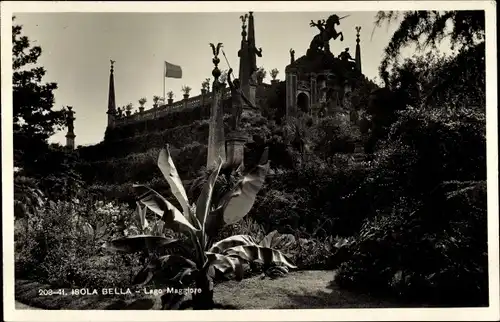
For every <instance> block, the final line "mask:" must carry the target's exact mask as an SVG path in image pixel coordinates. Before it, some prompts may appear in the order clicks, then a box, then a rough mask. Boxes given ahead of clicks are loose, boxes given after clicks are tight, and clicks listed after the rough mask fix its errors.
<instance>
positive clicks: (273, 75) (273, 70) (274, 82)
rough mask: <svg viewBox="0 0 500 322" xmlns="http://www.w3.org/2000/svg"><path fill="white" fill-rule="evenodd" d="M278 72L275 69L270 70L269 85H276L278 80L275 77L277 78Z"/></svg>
mask: <svg viewBox="0 0 500 322" xmlns="http://www.w3.org/2000/svg"><path fill="white" fill-rule="evenodd" d="M279 73H280V72H279V70H278V69H277V68H273V69H271V71H270V72H269V75H271V78H272V80H271V84H276V83H278V80H277V79H276V77H278V74H279Z"/></svg>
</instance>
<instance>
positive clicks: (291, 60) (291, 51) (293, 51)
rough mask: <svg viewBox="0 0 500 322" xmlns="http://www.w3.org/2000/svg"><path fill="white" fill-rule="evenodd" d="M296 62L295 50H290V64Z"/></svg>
mask: <svg viewBox="0 0 500 322" xmlns="http://www.w3.org/2000/svg"><path fill="white" fill-rule="evenodd" d="M294 61H295V50H293V49H292V48H290V64H291V63H293V62H294Z"/></svg>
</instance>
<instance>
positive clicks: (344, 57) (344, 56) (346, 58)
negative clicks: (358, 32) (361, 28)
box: [339, 48, 354, 62]
mask: <svg viewBox="0 0 500 322" xmlns="http://www.w3.org/2000/svg"><path fill="white" fill-rule="evenodd" d="M339 58H340V60H342V61H343V62H349V61H354V59H353V58H352V56H351V54H349V48H346V49H345V50H344V51H343V52H341V53H340V55H339Z"/></svg>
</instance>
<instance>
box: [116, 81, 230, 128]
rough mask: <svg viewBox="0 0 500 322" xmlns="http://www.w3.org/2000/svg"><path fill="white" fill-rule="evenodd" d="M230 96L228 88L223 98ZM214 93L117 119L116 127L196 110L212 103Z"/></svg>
mask: <svg viewBox="0 0 500 322" xmlns="http://www.w3.org/2000/svg"><path fill="white" fill-rule="evenodd" d="M229 96H230V89H229V88H226V89H225V90H224V94H223V98H228V97H229ZM212 97H213V92H209V93H207V94H205V95H203V94H201V95H198V96H194V97H190V98H188V99H187V100H186V99H182V100H180V101H177V102H173V103H172V104H170V105H169V104H165V105H161V106H159V107H157V108H154V107H153V108H150V109H148V110H144V111H142V112H139V113H135V114H131V115H130V116H126V115H125V116H122V117H117V118H116V119H115V122H114V126H115V127H119V126H123V125H126V124H132V123H138V122H142V121H145V120H154V119H157V118H160V117H163V116H165V115H167V114H169V113H172V112H178V111H182V110H183V109H194V108H197V107H200V106H203V105H206V104H209V103H211V102H212Z"/></svg>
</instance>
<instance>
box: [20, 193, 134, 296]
mask: <svg viewBox="0 0 500 322" xmlns="http://www.w3.org/2000/svg"><path fill="white" fill-rule="evenodd" d="M128 216H129V213H128V211H127V209H126V208H124V207H117V206H113V205H110V204H108V205H104V204H103V203H95V202H94V200H92V199H87V200H83V199H82V200H80V201H78V202H77V201H76V200H75V202H57V203H54V202H52V201H49V202H47V203H46V204H45V205H44V207H42V208H40V209H39V210H38V211H37V213H36V214H34V215H33V216H30V217H29V218H28V219H27V220H26V227H25V228H23V230H22V233H16V234H15V249H16V252H15V253H16V262H15V267H16V275H17V277H27V278H35V279H37V280H39V281H41V282H42V283H48V284H51V285H53V286H54V287H63V286H64V287H72V286H77V287H120V286H124V285H126V283H128V282H129V280H128V278H129V274H128V271H127V270H126V268H127V267H135V266H137V265H139V263H137V258H134V257H130V256H129V257H125V256H122V255H113V256H107V257H106V258H105V260H102V259H100V260H96V255H99V254H101V246H102V243H103V239H104V238H107V236H115V237H116V236H121V235H123V230H124V229H125V228H126V227H124V226H125V225H126V224H127V221H128V220H127V217H128ZM124 272H126V274H124Z"/></svg>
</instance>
